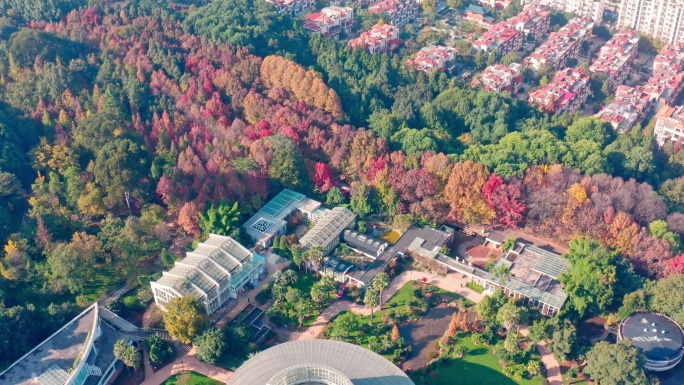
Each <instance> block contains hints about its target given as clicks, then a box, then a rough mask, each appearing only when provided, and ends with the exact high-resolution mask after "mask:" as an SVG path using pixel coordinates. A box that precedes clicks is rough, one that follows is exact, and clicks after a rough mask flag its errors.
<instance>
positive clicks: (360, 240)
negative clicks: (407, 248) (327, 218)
mask: <svg viewBox="0 0 684 385" xmlns="http://www.w3.org/2000/svg"><path fill="white" fill-rule="evenodd" d="M342 239H343V240H344V242H346V243H347V244H348V245H349V246H351V247H353V248H355V249H357V250H360V251H361V252H364V253H366V254H370V255H374V256H377V255H378V253H380V252H381V251H383V250H384V249H385V248H386V247H387V242H386V241H383V240H382V239H376V238H373V237H371V236H368V235H365V234H363V233H359V232H358V231H355V230H351V229H347V230H344V232H343V233H342Z"/></svg>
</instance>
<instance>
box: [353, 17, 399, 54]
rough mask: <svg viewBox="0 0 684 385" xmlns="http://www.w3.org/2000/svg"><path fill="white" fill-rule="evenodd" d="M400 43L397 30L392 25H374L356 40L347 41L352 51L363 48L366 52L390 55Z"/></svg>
mask: <svg viewBox="0 0 684 385" xmlns="http://www.w3.org/2000/svg"><path fill="white" fill-rule="evenodd" d="M401 43H402V41H401V39H399V28H397V27H395V26H393V25H392V24H382V25H380V24H375V25H374V26H373V27H371V29H370V30H368V31H366V32H362V33H361V34H360V35H359V36H358V37H357V38H355V39H351V40H349V43H348V44H349V46H350V47H352V48H353V49H357V48H363V49H365V50H367V51H368V52H370V53H372V54H374V53H392V52H394V50H395V49H397V48H398V47H399V45H400V44H401Z"/></svg>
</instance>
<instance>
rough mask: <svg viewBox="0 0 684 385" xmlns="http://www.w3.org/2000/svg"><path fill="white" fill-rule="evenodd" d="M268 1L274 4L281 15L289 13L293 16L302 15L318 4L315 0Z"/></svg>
mask: <svg viewBox="0 0 684 385" xmlns="http://www.w3.org/2000/svg"><path fill="white" fill-rule="evenodd" d="M266 2H267V3H271V4H273V6H274V7H275V8H276V10H277V11H278V13H280V14H281V15H285V14H287V15H290V16H292V17H300V16H302V15H303V14H304V13H305V12H307V11H308V10H310V9H311V8H313V6H314V5H316V1H315V0H266Z"/></svg>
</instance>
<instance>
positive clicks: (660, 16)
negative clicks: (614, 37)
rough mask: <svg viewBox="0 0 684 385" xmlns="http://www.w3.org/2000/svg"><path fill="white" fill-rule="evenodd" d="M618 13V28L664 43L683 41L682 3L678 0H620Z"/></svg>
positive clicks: (683, 16) (683, 8) (683, 15)
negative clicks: (648, 36)
mask: <svg viewBox="0 0 684 385" xmlns="http://www.w3.org/2000/svg"><path fill="white" fill-rule="evenodd" d="M619 15H620V16H619V18H618V22H617V27H618V28H624V29H632V30H634V31H637V32H639V33H640V34H644V35H650V36H652V37H654V38H656V39H660V40H662V41H664V42H666V43H683V42H684V3H682V2H681V1H680V0H622V1H621V2H620V11H619Z"/></svg>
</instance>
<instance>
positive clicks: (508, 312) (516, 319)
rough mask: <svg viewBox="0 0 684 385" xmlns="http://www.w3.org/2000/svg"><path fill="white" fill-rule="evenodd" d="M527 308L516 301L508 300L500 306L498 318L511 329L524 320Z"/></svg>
mask: <svg viewBox="0 0 684 385" xmlns="http://www.w3.org/2000/svg"><path fill="white" fill-rule="evenodd" d="M526 313H527V309H525V308H523V307H521V306H517V305H515V304H514V303H511V302H507V303H505V304H504V305H503V306H501V307H500V308H499V311H498V312H497V313H496V319H497V320H498V321H499V322H500V323H501V324H502V325H504V327H505V328H506V329H509V330H510V329H511V328H512V327H513V326H515V325H517V324H519V323H521V322H524V320H525V319H526V318H527V317H526Z"/></svg>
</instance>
